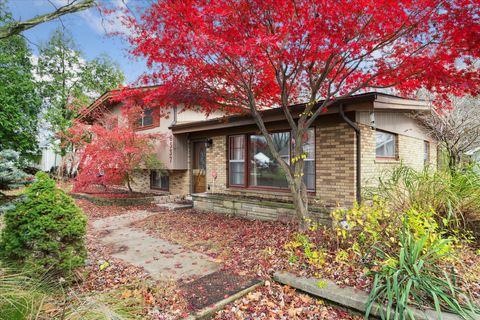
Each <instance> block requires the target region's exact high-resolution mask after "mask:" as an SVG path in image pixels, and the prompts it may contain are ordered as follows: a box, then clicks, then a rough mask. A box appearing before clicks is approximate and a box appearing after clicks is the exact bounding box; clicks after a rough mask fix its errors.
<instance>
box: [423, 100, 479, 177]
mask: <svg viewBox="0 0 480 320" xmlns="http://www.w3.org/2000/svg"><path fill="white" fill-rule="evenodd" d="M418 119H419V120H420V123H421V124H422V125H423V127H424V128H425V129H426V130H427V132H428V134H429V135H430V136H432V137H433V138H435V139H436V140H437V141H439V142H440V143H441V146H442V147H443V148H445V151H446V153H447V161H448V168H449V169H450V171H451V172H455V171H456V170H457V169H458V166H459V165H460V164H461V161H462V158H463V157H464V155H465V153H466V152H468V151H471V150H474V149H476V148H479V147H480V99H479V98H474V97H471V96H466V97H452V108H451V109H446V110H436V109H435V108H432V110H431V112H430V113H429V114H421V115H419V116H418Z"/></svg>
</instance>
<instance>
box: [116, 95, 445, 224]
mask: <svg viewBox="0 0 480 320" xmlns="http://www.w3.org/2000/svg"><path fill="white" fill-rule="evenodd" d="M111 108H112V111H113V112H119V111H118V110H119V108H120V106H112V107H111ZM428 108H429V107H428V106H427V104H426V103H425V102H423V101H419V100H412V99H405V98H401V97H396V96H392V95H388V94H383V93H374V92H372V93H365V94H360V95H356V96H353V97H349V98H346V99H341V100H338V101H337V102H336V103H335V104H334V105H333V106H332V107H330V108H329V110H328V111H327V112H325V113H322V114H321V116H319V117H318V119H317V120H316V122H315V123H314V124H313V126H312V128H311V130H310V132H309V133H308V143H307V145H306V150H307V153H308V157H307V159H306V160H305V176H304V178H305V183H306V185H307V188H308V190H309V194H310V199H311V201H312V204H313V205H312V206H311V208H312V210H313V211H316V210H317V209H318V210H317V211H318V218H319V219H324V218H325V219H327V216H326V214H325V210H322V209H321V208H325V207H331V206H342V207H349V206H352V205H353V203H354V202H355V201H358V200H360V193H361V190H362V188H365V187H367V186H371V185H374V184H375V183H376V181H377V178H378V177H379V176H380V175H381V174H382V172H383V171H384V170H385V169H388V168H391V167H393V166H396V165H398V164H400V163H404V164H406V165H408V166H411V167H413V168H415V169H422V168H423V167H424V166H426V165H430V166H436V162H437V144H436V142H435V141H433V140H432V139H431V138H430V137H428V136H427V134H426V133H425V132H424V131H423V130H422V128H421V126H420V125H419V124H418V123H417V122H416V120H415V119H414V118H413V117H412V114H414V113H417V112H425V111H427V110H428ZM292 109H293V110H294V111H293V114H294V115H295V114H296V115H298V114H300V113H301V112H302V110H303V106H302V105H296V106H292ZM179 111H180V110H176V109H172V110H171V116H170V117H169V119H163V118H162V119H158V120H155V117H154V116H153V118H152V119H146V121H145V122H140V123H142V124H143V123H145V124H146V125H145V126H141V127H139V128H138V130H139V133H141V132H164V131H168V132H170V133H171V137H172V139H171V141H170V143H169V144H168V145H165V146H159V148H158V154H159V158H160V159H161V160H162V162H164V163H165V164H166V168H167V169H168V171H167V173H166V174H165V175H158V176H157V174H156V173H155V172H150V171H149V170H142V171H139V174H138V177H137V180H138V183H137V190H138V189H140V190H142V191H150V190H159V189H161V190H162V191H164V192H170V193H171V194H178V195H192V196H193V200H194V205H195V206H196V207H197V208H200V209H206V210H214V211H220V212H225V213H229V214H236V215H240V216H244V217H249V218H260V219H284V218H285V219H288V218H289V217H291V215H292V212H293V208H292V205H291V204H290V203H288V201H289V199H290V195H289V190H288V185H287V183H286V179H285V176H284V174H283V172H282V171H281V169H280V168H279V167H278V165H277V164H276V163H275V160H274V159H273V157H272V156H271V155H270V152H269V150H268V147H267V146H266V144H265V142H264V138H263V137H262V136H261V134H260V133H259V130H258V129H257V127H256V125H255V123H254V122H253V120H252V119H251V118H250V116H249V115H232V116H223V115H222V114H220V113H219V114H215V115H212V116H210V117H209V118H206V117H205V116H204V115H203V114H201V113H198V112H194V111H186V112H179ZM262 113H263V118H264V121H265V123H266V126H267V128H268V129H269V130H270V131H271V132H272V138H273V140H274V141H275V143H276V144H277V149H278V150H279V151H280V153H281V154H282V155H283V156H284V158H285V160H286V161H289V160H290V149H291V148H290V143H291V139H290V133H289V129H288V124H287V121H286V120H285V117H284V115H283V112H282V110H281V109H279V108H278V109H270V110H265V111H263V112H262ZM146 114H147V116H148V115H150V114H152V115H154V114H155V111H154V110H152V112H151V113H146ZM167 155H169V157H167ZM259 199H261V200H259Z"/></svg>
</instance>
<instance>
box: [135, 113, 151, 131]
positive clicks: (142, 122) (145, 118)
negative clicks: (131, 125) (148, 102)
mask: <svg viewBox="0 0 480 320" xmlns="http://www.w3.org/2000/svg"><path fill="white" fill-rule="evenodd" d="M137 125H138V127H139V128H141V127H148V126H151V125H153V109H145V110H143V114H142V117H141V118H140V119H138V124H137Z"/></svg>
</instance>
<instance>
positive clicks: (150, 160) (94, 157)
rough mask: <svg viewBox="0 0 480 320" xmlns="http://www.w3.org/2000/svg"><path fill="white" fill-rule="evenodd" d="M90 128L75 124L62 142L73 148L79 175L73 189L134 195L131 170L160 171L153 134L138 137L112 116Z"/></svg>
mask: <svg viewBox="0 0 480 320" xmlns="http://www.w3.org/2000/svg"><path fill="white" fill-rule="evenodd" d="M102 120H103V121H99V122H96V123H94V124H92V125H89V124H85V123H82V122H80V121H76V122H75V124H74V126H72V127H71V128H70V129H68V131H67V133H66V134H65V135H64V140H65V141H66V143H69V144H70V145H71V146H72V147H74V149H75V157H76V158H77V159H78V163H77V165H78V175H77V177H76V178H75V180H74V188H73V190H74V191H76V192H78V191H88V190H89V189H90V187H91V186H95V185H96V186H103V187H105V188H108V187H109V186H124V185H125V184H126V185H127V187H128V190H129V191H130V192H133V189H132V183H133V182H134V171H135V170H138V169H145V168H148V169H161V168H162V164H161V163H160V162H159V160H158V159H157V156H156V154H155V141H156V140H157V139H160V136H159V135H155V134H138V133H136V132H135V130H134V128H133V127H132V126H129V125H126V124H123V125H117V121H118V120H117V119H116V118H115V117H113V118H112V117H108V115H103V119H102Z"/></svg>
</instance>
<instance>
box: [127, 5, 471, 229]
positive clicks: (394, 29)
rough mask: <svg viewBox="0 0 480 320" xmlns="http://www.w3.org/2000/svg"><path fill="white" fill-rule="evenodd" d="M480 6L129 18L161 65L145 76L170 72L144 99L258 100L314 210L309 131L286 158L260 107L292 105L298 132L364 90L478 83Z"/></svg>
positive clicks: (296, 135) (198, 8) (201, 11)
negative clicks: (299, 107) (308, 181)
mask: <svg viewBox="0 0 480 320" xmlns="http://www.w3.org/2000/svg"><path fill="white" fill-rule="evenodd" d="M479 17H480V8H479V5H478V2H477V0H451V1H443V0H416V1H411V0H378V1H367V0H359V1H323V0H322V1H318V0H301V1H293V0H245V1H232V0H209V1H205V0H182V1H177V0H159V1H158V2H156V3H154V4H152V5H151V6H150V7H149V8H146V9H145V10H144V12H142V14H140V15H129V14H128V12H126V13H125V23H126V25H127V26H128V27H129V28H130V30H131V32H130V33H129V34H128V35H127V37H128V40H129V42H130V44H131V46H132V47H131V53H132V54H133V55H134V56H137V57H143V58H146V59H147V65H148V67H149V68H150V72H148V73H146V74H144V75H143V76H142V77H141V78H140V79H139V84H142V85H148V84H162V86H158V87H156V88H155V89H154V90H149V91H148V92H143V93H142V99H143V100H144V101H145V102H147V104H148V103H153V102H155V103H156V104H157V105H159V106H160V107H161V108H162V107H171V105H177V104H179V103H182V104H184V105H185V107H186V108H201V109H202V110H203V111H204V112H206V113H209V112H212V111H214V110H219V109H223V110H229V111H231V110H234V109H235V108H237V109H238V107H242V109H243V110H248V111H247V112H248V113H250V114H251V116H252V117H253V119H254V120H255V122H256V124H257V126H258V128H259V130H260V131H261V133H262V134H263V136H264V137H265V139H266V141H267V144H268V147H269V149H270V151H271V153H272V154H273V156H274V157H275V159H276V160H277V162H278V163H279V164H280V165H281V167H282V169H283V171H284V172H285V175H286V178H287V181H288V184H289V187H290V190H291V192H292V195H293V199H294V204H295V207H296V210H297V214H298V217H299V218H300V219H302V220H303V221H305V218H307V217H308V201H307V190H306V187H305V184H304V182H303V179H302V175H303V168H304V164H303V160H302V157H301V156H302V155H303V154H304V150H303V143H295V144H294V150H293V155H294V159H299V160H298V161H295V162H294V163H291V164H289V163H287V162H285V161H284V160H283V159H282V158H281V156H280V154H279V152H278V150H276V148H275V144H274V143H273V142H272V139H271V136H270V135H269V132H268V130H267V128H266V126H265V123H264V120H263V119H262V115H261V112H260V111H261V110H262V109H266V108H272V107H279V108H282V110H283V111H284V114H285V117H286V120H287V121H288V123H289V125H290V127H291V132H292V133H291V136H292V139H293V140H294V141H303V140H302V137H304V134H305V132H306V130H307V129H308V128H309V127H310V126H311V125H312V123H313V122H314V121H315V120H316V119H317V117H318V116H319V114H320V113H321V112H322V111H324V110H326V109H327V108H328V107H329V106H330V105H332V104H333V103H334V102H335V101H336V100H338V99H340V98H343V97H348V96H351V95H353V94H355V93H359V92H362V91H366V90H376V89H379V88H391V87H394V88H395V90H396V91H397V92H398V93H401V94H403V95H410V96H411V95H414V94H415V92H416V91H417V90H418V89H420V88H426V89H428V90H430V91H432V92H435V93H436V97H437V101H438V102H439V103H442V102H445V101H448V95H450V94H454V95H462V94H472V95H477V94H478V93H479V86H478V81H479V72H478V69H475V68H474V62H475V59H477V58H478V57H479V53H480V45H479V44H480V37H478V34H480V23H479ZM130 93H131V91H130ZM130 93H128V92H127V91H124V92H123V93H122V95H123V97H122V96H120V99H121V98H125V97H126V96H127V95H129V94H130ZM296 103H305V109H304V111H303V112H302V113H301V114H293V113H292V112H291V108H289V106H291V105H293V104H296ZM442 105H443V104H442ZM304 226H305V224H304Z"/></svg>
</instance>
